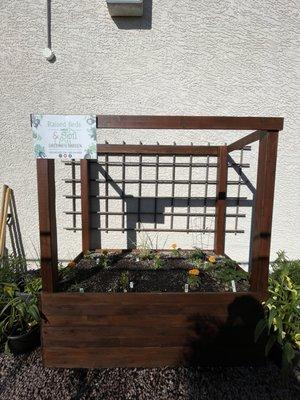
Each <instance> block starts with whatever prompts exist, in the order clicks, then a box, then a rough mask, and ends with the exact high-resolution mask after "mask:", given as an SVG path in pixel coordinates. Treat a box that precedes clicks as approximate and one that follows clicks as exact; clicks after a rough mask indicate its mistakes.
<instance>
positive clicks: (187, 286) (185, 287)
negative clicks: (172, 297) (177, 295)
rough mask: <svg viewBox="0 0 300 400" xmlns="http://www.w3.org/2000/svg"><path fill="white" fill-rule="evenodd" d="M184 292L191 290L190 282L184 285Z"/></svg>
mask: <svg viewBox="0 0 300 400" xmlns="http://www.w3.org/2000/svg"><path fill="white" fill-rule="evenodd" d="M184 292H185V293H188V292H189V284H188V283H186V284H185V285H184Z"/></svg>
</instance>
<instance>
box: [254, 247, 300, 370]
mask: <svg viewBox="0 0 300 400" xmlns="http://www.w3.org/2000/svg"><path fill="white" fill-rule="evenodd" d="M281 256H282V253H281V254H280V257H281ZM279 263H280V264H281V265H282V264H284V263H285V261H284V260H283V262H282V259H281V260H280V261H277V265H278V264H279ZM286 271H288V269H286V267H285V266H283V267H281V268H276V270H275V272H274V274H272V275H271V277H270V280H269V298H268V300H267V301H266V303H265V306H266V316H265V318H264V319H262V320H261V321H259V323H258V324H257V326H256V330H255V340H256V341H257V340H258V339H259V338H260V337H261V335H262V334H263V333H266V334H267V335H268V341H267V344H266V349H265V353H266V355H268V354H269V352H270V350H271V349H272V347H273V346H274V344H275V343H278V344H279V345H280V346H281V348H282V366H283V369H284V370H285V369H286V368H287V367H288V365H289V364H290V363H291V362H292V360H293V358H294V356H295V350H297V349H298V350H299V349H300V286H299V285H298V284H296V283H295V282H294V281H293V280H292V279H291V277H290V276H288V275H287V273H286Z"/></svg>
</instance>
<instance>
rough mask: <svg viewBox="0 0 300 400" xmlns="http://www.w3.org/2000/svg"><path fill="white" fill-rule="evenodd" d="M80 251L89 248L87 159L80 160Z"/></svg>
mask: <svg viewBox="0 0 300 400" xmlns="http://www.w3.org/2000/svg"><path fill="white" fill-rule="evenodd" d="M80 177H81V226H82V251H83V253H85V252H87V251H88V250H90V242H91V239H90V180H89V179H90V174H89V161H88V160H81V161H80Z"/></svg>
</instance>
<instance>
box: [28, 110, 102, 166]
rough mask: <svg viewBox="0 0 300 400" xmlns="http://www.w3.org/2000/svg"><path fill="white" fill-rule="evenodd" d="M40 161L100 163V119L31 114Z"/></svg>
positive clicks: (92, 116)
mask: <svg viewBox="0 0 300 400" xmlns="http://www.w3.org/2000/svg"><path fill="white" fill-rule="evenodd" d="M31 127H32V135H33V145H34V154H35V157H36V158H50V159H60V160H72V159H75V160H76V159H79V160H80V159H96V158H97V131H96V115H54V114H52V115H50V114H31Z"/></svg>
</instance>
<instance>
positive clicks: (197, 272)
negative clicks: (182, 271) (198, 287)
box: [189, 268, 200, 276]
mask: <svg viewBox="0 0 300 400" xmlns="http://www.w3.org/2000/svg"><path fill="white" fill-rule="evenodd" d="M199 273H200V271H199V269H197V268H193V269H190V270H189V275H191V276H198V275H199Z"/></svg>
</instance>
